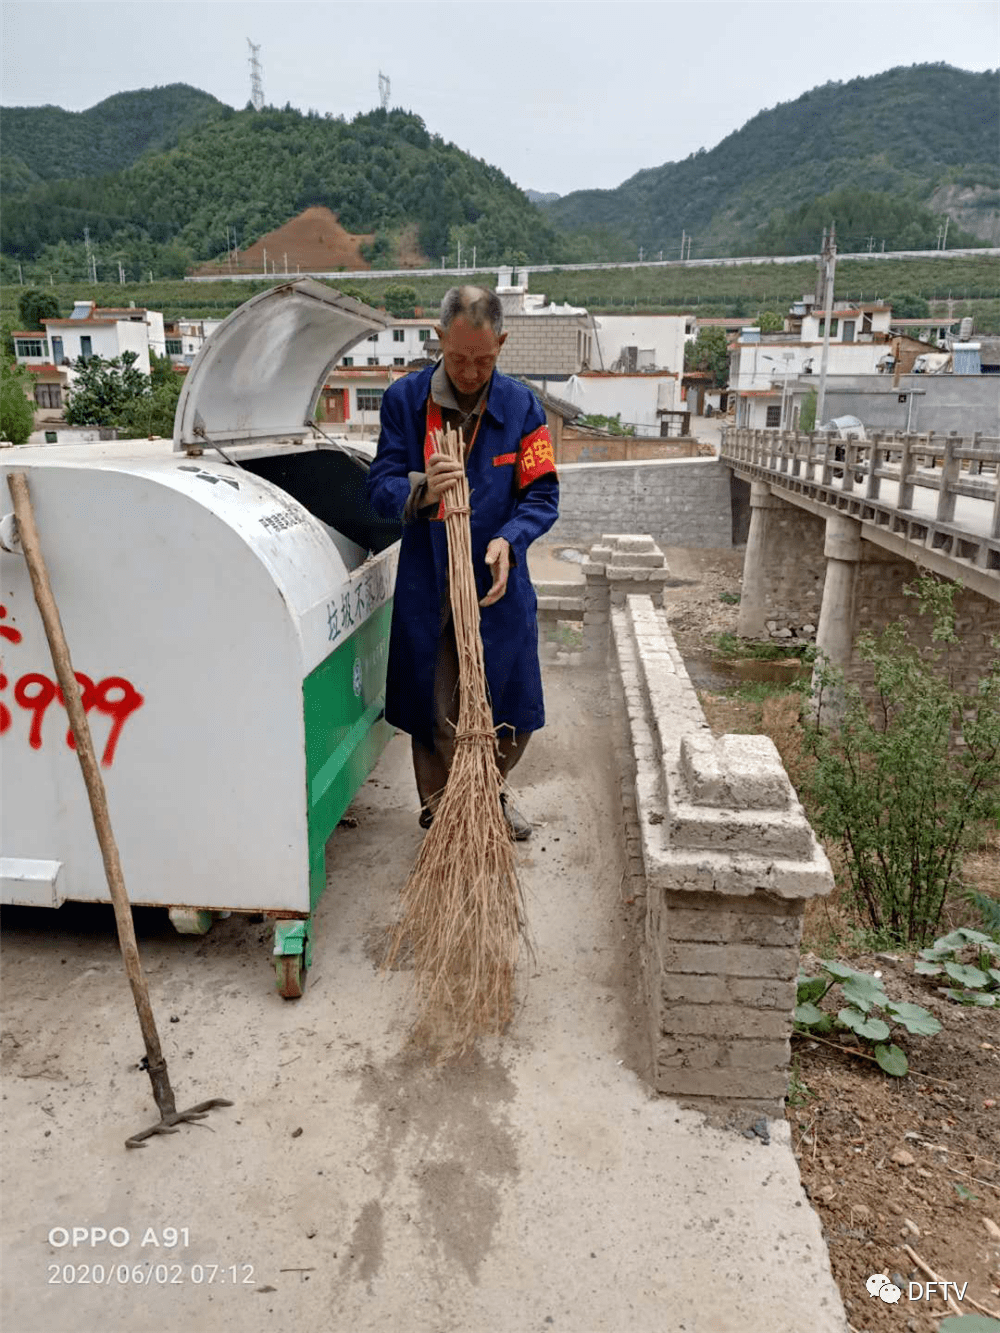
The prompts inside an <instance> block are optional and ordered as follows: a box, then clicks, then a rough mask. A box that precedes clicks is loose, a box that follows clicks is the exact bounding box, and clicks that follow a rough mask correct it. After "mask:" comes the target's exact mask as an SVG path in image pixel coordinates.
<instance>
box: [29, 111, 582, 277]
mask: <svg viewBox="0 0 1000 1333" xmlns="http://www.w3.org/2000/svg"><path fill="white" fill-rule="evenodd" d="M143 96H144V95H143V94H135V97H136V98H137V99H140V101H137V102H136V103H134V104H133V109H134V110H135V111H140V110H141V105H142V104H141V98H142V97H143ZM5 138H6V136H5ZM7 148H8V144H7V143H6V142H5V143H4V151H5V152H6V151H7ZM310 205H323V206H325V207H327V208H330V209H332V210H333V211H334V212H335V213H337V214H338V215H339V219H340V223H341V225H342V226H343V227H345V228H346V229H347V230H348V231H351V232H355V233H372V232H374V233H376V240H375V244H374V245H373V251H372V252H373V254H374V255H375V256H376V257H377V258H378V260H379V262H380V264H381V266H382V267H390V266H391V264H392V262H393V250H394V240H395V239H398V238H399V236H400V234H401V233H402V232H403V231H404V230H408V231H409V232H410V233H411V234H412V232H413V230H414V228H415V229H416V233H417V244H418V246H419V248H420V250H422V251H423V253H424V254H425V255H427V256H428V257H429V258H431V259H432V260H433V261H438V260H439V259H440V256H441V255H442V254H447V253H451V254H454V253H455V251H456V247H457V242H458V241H459V240H460V241H461V242H462V246H463V250H464V251H466V252H467V253H469V254H470V255H471V252H472V247H473V246H475V247H476V248H477V250H478V254H479V257H480V258H481V259H483V260H486V261H489V262H491V263H496V262H505V261H507V262H510V261H516V260H517V259H518V258H526V257H527V255H529V254H530V255H531V256H532V257H533V258H541V259H543V260H544V259H546V258H554V257H556V254H557V251H558V249H559V241H558V238H557V236H556V233H555V231H554V229H553V228H552V227H551V226H550V224H549V223H548V222H547V221H546V220H545V219H544V218H543V217H542V215H541V214H540V213H539V212H538V210H537V209H536V208H535V207H533V205H532V204H531V203H530V202H529V201H528V198H527V196H526V195H525V194H524V193H523V192H522V191H521V190H520V189H518V187H517V186H516V185H514V184H513V183H512V182H511V181H510V180H508V179H507V177H506V176H504V174H503V173H502V172H501V171H499V170H498V169H497V168H496V167H491V166H489V165H488V163H486V162H484V161H482V160H479V161H477V160H476V159H475V158H473V157H471V156H469V154H467V153H464V152H462V151H461V150H460V149H458V148H456V147H455V146H454V145H453V144H448V143H445V142H444V141H443V140H442V139H441V138H440V137H439V136H438V135H432V134H430V133H429V132H428V130H427V129H426V127H425V126H424V123H423V121H422V120H421V119H420V117H419V116H415V115H412V114H410V113H409V112H405V111H400V110H393V111H385V110H382V109H381V108H379V109H377V110H375V111H372V112H369V113H367V114H364V115H358V116H355V117H354V119H353V120H352V121H350V122H349V123H348V122H346V121H345V120H344V119H342V118H334V117H332V116H326V117H323V116H320V115H319V114H318V113H316V112H313V111H310V112H308V113H307V114H305V115H304V114H302V113H301V112H299V111H296V110H294V109H293V108H292V107H290V106H286V107H284V108H283V109H282V110H277V109H275V108H271V107H268V108H265V109H263V110H261V111H254V110H252V109H247V110H244V111H232V110H230V109H228V108H225V109H223V110H222V111H221V112H220V113H219V114H218V115H217V116H213V118H212V119H210V120H208V121H207V122H205V123H202V124H200V125H198V126H196V127H195V128H193V129H189V130H186V131H184V130H182V131H181V132H180V133H179V134H178V135H177V142H176V143H175V144H174V146H172V147H170V148H168V149H167V150H166V151H159V150H157V149H155V148H154V149H151V150H149V151H147V152H146V153H145V155H144V156H141V157H138V158H137V159H136V160H135V161H133V162H132V164H131V165H130V166H128V167H127V168H126V169H124V170H118V171H116V172H113V173H108V174H102V175H96V176H94V175H90V176H88V177H82V176H81V177H78V178H77V179H74V180H55V181H49V182H43V183H39V184H36V185H33V186H32V187H31V188H29V189H27V190H25V191H22V192H21V193H20V194H18V195H15V196H14V197H12V198H8V200H7V202H6V206H5V209H4V228H3V251H4V253H5V254H6V255H7V256H9V257H11V258H14V259H17V260H22V261H32V260H37V261H39V262H40V263H41V262H42V261H44V262H45V264H47V265H48V267H49V268H50V269H51V267H52V265H55V266H56V267H57V268H59V267H60V265H61V261H62V260H63V259H65V258H66V256H67V253H68V254H69V256H70V258H71V259H72V260H73V262H74V263H75V262H76V254H75V250H74V246H78V245H79V244H80V243H81V237H82V233H83V229H84V227H87V228H88V229H89V231H90V237H91V241H92V243H93V244H94V245H95V246H97V247H98V251H99V253H98V257H99V260H100V261H101V262H109V261H111V262H114V261H115V260H116V259H117V258H121V261H122V262H123V263H124V265H125V267H126V268H130V267H133V266H134V267H136V268H138V267H142V268H153V269H155V270H156V271H157V275H158V276H164V275H166V274H168V273H170V272H171V271H176V269H177V267H178V265H179V267H180V272H181V273H182V272H183V262H182V257H183V256H186V257H187V260H188V262H190V261H192V260H206V259H212V258H214V257H215V256H217V255H219V254H220V253H223V252H224V250H225V248H226V238H227V233H228V231H229V229H230V228H232V229H235V234H236V237H237V239H238V242H239V244H240V246H241V247H243V248H245V247H246V246H247V245H249V244H250V243H252V242H253V241H254V240H256V239H257V238H258V237H259V236H262V235H264V234H266V233H267V232H269V231H271V230H273V229H274V228H276V227H279V226H281V225H282V224H283V223H285V222H287V221H288V220H289V219H290V218H292V217H294V216H296V215H297V214H298V213H300V212H301V211H302V210H303V209H305V208H308V207H309V206H310ZM378 233H382V235H381V236H379V235H378ZM164 246H170V247H172V257H171V258H170V262H167V260H165V258H164V255H163V254H162V253H161V252H160V251H159V250H157V247H161V248H162V247H164ZM60 247H61V248H60Z"/></svg>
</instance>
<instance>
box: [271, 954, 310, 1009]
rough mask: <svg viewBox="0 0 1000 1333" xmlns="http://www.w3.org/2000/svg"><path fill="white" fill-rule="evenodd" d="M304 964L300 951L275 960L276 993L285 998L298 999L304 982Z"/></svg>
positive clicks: (303, 987)
mask: <svg viewBox="0 0 1000 1333" xmlns="http://www.w3.org/2000/svg"><path fill="white" fill-rule="evenodd" d="M306 971H307V969H306V966H305V962H304V960H303V957H302V955H301V954H300V953H296V954H292V955H291V956H290V957H285V958H278V959H276V960H275V972H276V973H277V976H278V994H279V995H280V996H282V998H283V999H286V1000H298V999H300V998H301V996H302V992H303V990H304V989H305V984H306Z"/></svg>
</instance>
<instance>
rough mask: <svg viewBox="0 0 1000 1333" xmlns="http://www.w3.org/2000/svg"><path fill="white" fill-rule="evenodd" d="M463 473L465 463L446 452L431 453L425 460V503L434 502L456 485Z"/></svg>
mask: <svg viewBox="0 0 1000 1333" xmlns="http://www.w3.org/2000/svg"><path fill="white" fill-rule="evenodd" d="M464 474H465V464H464V463H460V462H459V461H458V459H457V458H449V457H448V455H447V454H431V456H430V458H428V460H427V503H428V504H432V503H433V504H436V503H437V502H438V501H439V500H440V499H441V497H442V495H445V494H446V493H447V492H448V491H450V490H451V489H452V488H453V487H455V486H457V485H458V483H459V482H460V481H461V479H462V477H463V476H464Z"/></svg>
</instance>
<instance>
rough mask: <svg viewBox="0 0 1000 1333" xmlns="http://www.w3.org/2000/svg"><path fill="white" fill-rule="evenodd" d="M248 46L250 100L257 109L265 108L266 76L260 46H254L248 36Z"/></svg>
mask: <svg viewBox="0 0 1000 1333" xmlns="http://www.w3.org/2000/svg"><path fill="white" fill-rule="evenodd" d="M247 46H249V48H250V101H251V102H252V103H253V109H254V110H255V111H262V110H263V109H264V78H263V71H262V70H261V67H260V59H259V55H260V47H259V46H254V44H253V42H252V41H251V40H250V38H249V37H248V38H247Z"/></svg>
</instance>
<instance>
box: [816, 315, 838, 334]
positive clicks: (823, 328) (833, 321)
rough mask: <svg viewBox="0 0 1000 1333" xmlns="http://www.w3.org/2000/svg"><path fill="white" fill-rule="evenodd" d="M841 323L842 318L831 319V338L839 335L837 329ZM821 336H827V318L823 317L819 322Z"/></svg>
mask: <svg viewBox="0 0 1000 1333" xmlns="http://www.w3.org/2000/svg"><path fill="white" fill-rule="evenodd" d="M839 325H840V320H839V319H831V320H830V337H831V338H836V336H837V329H838V327H839ZM819 336H820V337H821V338H823V337H825V336H826V320H825V319H821V320H820V322H819Z"/></svg>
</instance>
